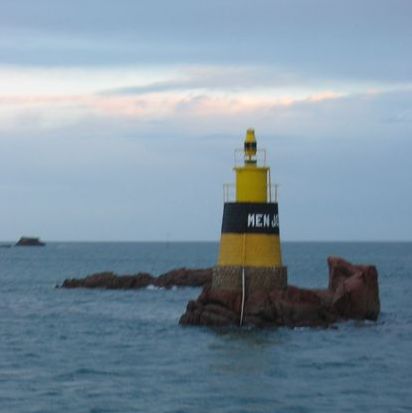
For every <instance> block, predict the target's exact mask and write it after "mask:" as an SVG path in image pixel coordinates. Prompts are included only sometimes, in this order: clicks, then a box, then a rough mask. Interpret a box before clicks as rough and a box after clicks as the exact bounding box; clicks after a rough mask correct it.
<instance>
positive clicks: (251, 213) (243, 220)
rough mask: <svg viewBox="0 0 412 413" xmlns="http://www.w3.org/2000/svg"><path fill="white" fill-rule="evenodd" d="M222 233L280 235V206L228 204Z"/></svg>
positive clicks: (275, 204) (224, 213) (244, 203)
mask: <svg viewBox="0 0 412 413" xmlns="http://www.w3.org/2000/svg"><path fill="white" fill-rule="evenodd" d="M222 233H240V234H244V233H256V234H279V214H278V204H277V203H260V202H259V203H257V202H254V203H249V202H248V203H246V202H226V203H225V206H224V209H223V220H222Z"/></svg>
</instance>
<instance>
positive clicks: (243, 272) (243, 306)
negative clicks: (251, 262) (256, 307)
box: [239, 267, 245, 327]
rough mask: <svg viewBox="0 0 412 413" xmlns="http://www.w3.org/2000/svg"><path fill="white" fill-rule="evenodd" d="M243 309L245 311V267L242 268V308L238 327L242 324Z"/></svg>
mask: <svg viewBox="0 0 412 413" xmlns="http://www.w3.org/2000/svg"><path fill="white" fill-rule="evenodd" d="M244 309H245V267H242V306H241V307H240V322H239V325H240V327H242V324H243V312H244Z"/></svg>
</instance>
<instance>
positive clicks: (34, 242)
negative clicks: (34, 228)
mask: <svg viewBox="0 0 412 413" xmlns="http://www.w3.org/2000/svg"><path fill="white" fill-rule="evenodd" d="M45 245H46V244H45V243H44V242H43V241H40V238H36V237H21V238H20V239H19V240H18V241H17V242H16V247H44V246H45Z"/></svg>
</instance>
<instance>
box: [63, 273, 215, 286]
mask: <svg viewBox="0 0 412 413" xmlns="http://www.w3.org/2000/svg"><path fill="white" fill-rule="evenodd" d="M211 281H212V270H211V269H210V268H209V269H189V268H179V269H176V270H172V271H169V272H167V273H165V274H162V275H160V276H158V277H154V276H153V275H151V274H148V273H138V274H134V275H117V274H115V273H113V272H101V273H97V274H92V275H88V276H87V277H84V278H71V279H66V280H64V282H63V284H62V285H61V287H62V288H102V289H110V290H117V289H122V290H129V289H139V288H145V287H148V286H149V285H153V286H155V287H162V288H172V287H175V286H176V287H203V286H206V285H207V284H210V283H211Z"/></svg>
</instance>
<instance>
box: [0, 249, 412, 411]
mask: <svg viewBox="0 0 412 413" xmlns="http://www.w3.org/2000/svg"><path fill="white" fill-rule="evenodd" d="M217 251H218V244H217V243H49V244H48V245H47V246H46V247H44V248H40V247H36V248H34V247H33V248H27V247H26V248H23V247H20V248H17V247H14V248H0V412H8V413H12V412H24V413H30V412H33V413H34V412H38V413H46V412H70V413H81V412H90V413H92V412H93V413H98V412H101V413H103V412H146V413H150V412H156V413H161V412H176V413H177V412H182V413H183V412H207V413H210V412H233V413H240V412H302V413H303V412H318V413H319V412H328V413H329V412H369V411H370V412H375V413H376V412H385V413H387V412H410V411H412V243H284V244H283V255H284V261H285V263H286V264H287V265H288V270H289V282H290V283H291V284H295V285H299V286H304V287H309V288H322V287H326V286H327V279H328V273H327V265H326V258H327V256H329V255H339V256H343V257H345V258H346V259H348V260H351V261H353V262H355V263H372V264H375V265H376V266H377V268H378V271H379V284H380V296H381V308H382V313H381V316H380V317H379V320H378V321H377V322H370V321H365V322H359V321H349V322H345V323H342V324H338V325H337V326H336V328H328V329H311V328H296V329H289V328H273V329H266V330H259V329H253V328H252V329H250V328H242V329H238V328H223V329H211V328H204V327H181V326H179V325H178V320H179V317H180V315H181V314H182V313H183V312H184V310H185V307H186V304H187V302H188V300H190V299H194V298H196V297H197V296H198V294H199V293H200V289H198V288H182V289H172V290H164V289H153V288H148V289H144V290H136V291H104V290H85V289H75V290H65V289H56V288H55V286H56V284H61V283H62V282H63V280H64V279H65V278H71V277H81V276H84V275H86V274H90V273H93V272H97V271H105V270H110V271H115V272H118V273H121V274H133V273H137V272H139V271H147V272H150V273H152V274H154V275H158V274H161V273H163V272H165V271H167V270H170V269H172V268H176V267H182V266H186V267H193V268H200V267H208V266H212V265H213V264H214V263H215V261H216V256H217Z"/></svg>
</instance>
